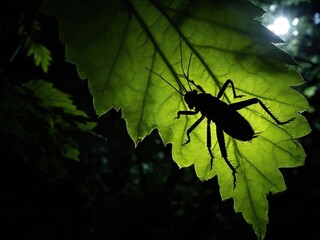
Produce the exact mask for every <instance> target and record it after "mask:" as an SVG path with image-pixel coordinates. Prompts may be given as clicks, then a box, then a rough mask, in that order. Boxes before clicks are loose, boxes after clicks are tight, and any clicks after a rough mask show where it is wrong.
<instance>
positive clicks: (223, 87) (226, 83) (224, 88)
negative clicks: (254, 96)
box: [217, 79, 244, 99]
mask: <svg viewBox="0 0 320 240" xmlns="http://www.w3.org/2000/svg"><path fill="white" fill-rule="evenodd" d="M228 84H231V87H232V92H233V97H234V98H241V97H243V96H244V95H237V94H236V90H235V88H234V85H233V82H232V81H231V80H230V79H228V80H227V81H226V82H225V83H224V84H223V86H222V87H221V89H220V91H219V92H218V95H217V98H218V99H219V98H221V97H222V95H223V94H224V92H225V91H226V88H227V86H228Z"/></svg>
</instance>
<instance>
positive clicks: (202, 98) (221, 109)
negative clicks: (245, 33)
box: [147, 46, 294, 188]
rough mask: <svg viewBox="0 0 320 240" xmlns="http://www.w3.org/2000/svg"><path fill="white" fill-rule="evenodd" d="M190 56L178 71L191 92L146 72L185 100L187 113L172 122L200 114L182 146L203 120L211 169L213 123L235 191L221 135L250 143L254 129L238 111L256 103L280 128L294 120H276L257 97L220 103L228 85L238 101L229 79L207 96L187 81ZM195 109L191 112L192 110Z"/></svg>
mask: <svg viewBox="0 0 320 240" xmlns="http://www.w3.org/2000/svg"><path fill="white" fill-rule="evenodd" d="M180 54H181V55H182V53H181V46H180ZM191 56H192V55H190V59H189V63H188V70H187V74H186V73H185V72H184V70H183V67H182V57H181V68H182V71H183V74H184V76H185V78H186V80H187V82H188V85H189V88H190V90H189V91H188V90H187V89H186V88H185V87H184V85H183V84H182V83H181V81H180V80H179V79H178V78H176V80H177V83H178V85H179V87H180V89H181V90H182V91H183V93H182V92H180V91H179V90H178V89H177V88H175V87H174V86H173V85H172V84H171V83H169V82H168V81H167V80H166V79H164V78H163V77H162V76H161V75H159V74H158V73H156V72H154V71H152V70H150V69H148V68H147V69H148V70H149V71H150V72H153V73H155V74H156V75H158V76H159V77H160V78H162V79H163V80H164V81H165V82H167V83H168V84H169V85H170V86H171V87H173V88H174V89H175V90H176V91H177V92H178V93H179V94H181V95H183V96H184V101H185V102H186V103H187V105H188V107H189V109H190V110H188V111H186V110H183V111H178V113H177V116H176V117H175V119H178V118H180V116H181V115H196V114H198V113H200V114H201V116H200V118H199V119H198V120H197V121H196V122H195V123H193V124H192V125H191V126H190V127H189V128H188V130H187V140H186V141H185V143H184V144H183V145H186V144H188V143H189V142H190V141H191V139H190V133H191V132H192V131H193V130H194V129H195V128H196V127H197V126H198V125H199V124H200V123H201V122H202V121H203V120H204V119H205V118H206V119H207V148H208V152H209V154H210V158H211V159H210V169H211V168H212V163H213V158H214V156H213V153H212V150H211V128H210V124H211V122H213V123H215V124H216V136H217V140H218V144H219V148H220V152H221V155H222V157H223V158H224V160H225V162H226V163H227V165H228V166H229V167H230V169H231V170H232V175H233V186H234V188H235V186H236V173H237V171H236V168H235V167H234V166H233V165H232V164H231V163H230V161H229V159H228V155H227V150H226V145H225V139H224V133H226V134H228V135H229V136H230V137H232V138H234V139H237V140H240V141H251V140H252V139H253V138H255V137H256V135H255V132H254V130H253V129H252V127H251V125H250V123H249V122H248V121H247V120H246V119H245V118H244V117H243V116H242V115H241V114H240V113H239V112H238V110H240V109H242V108H245V107H248V106H250V105H253V104H257V103H258V104H259V105H260V106H261V107H262V109H263V110H264V111H265V112H266V113H267V114H268V115H269V116H270V117H271V118H272V119H273V120H274V121H275V122H276V123H277V124H279V125H283V124H287V123H289V122H291V121H292V120H293V119H294V118H291V119H289V120H287V121H283V122H282V121H279V120H278V119H277V118H276V117H275V116H274V115H273V114H272V113H271V112H270V111H269V109H268V108H267V107H266V106H265V105H264V103H263V102H262V101H261V100H259V99H258V98H251V99H248V100H244V101H240V102H236V103H231V104H227V103H226V102H223V101H221V100H220V98H221V97H222V96H223V94H224V92H225V90H226V88H227V86H228V85H229V84H230V85H231V87H232V92H233V97H234V98H241V97H243V95H236V91H235V87H234V84H233V82H232V80H230V79H228V80H227V81H226V82H225V83H224V85H223V86H222V87H221V89H220V90H219V92H218V95H217V96H216V97H215V96H212V95H211V94H209V93H206V92H205V91H204V89H203V88H202V87H201V86H200V85H197V84H195V82H194V81H193V80H190V79H189V77H188V75H189V66H190V62H191ZM190 83H191V84H192V85H194V86H195V87H196V88H197V89H198V90H199V91H200V93H199V92H198V91H197V90H195V89H193V90H192V89H191V86H190ZM191 110H194V111H191Z"/></svg>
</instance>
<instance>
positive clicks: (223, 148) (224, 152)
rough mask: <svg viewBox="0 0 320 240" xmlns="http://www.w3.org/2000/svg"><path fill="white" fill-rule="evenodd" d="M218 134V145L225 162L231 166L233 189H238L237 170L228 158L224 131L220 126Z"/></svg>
mask: <svg viewBox="0 0 320 240" xmlns="http://www.w3.org/2000/svg"><path fill="white" fill-rule="evenodd" d="M216 133H217V139H218V143H219V148H220V152H221V155H222V157H223V159H224V161H225V162H226V163H227V165H228V166H229V168H230V169H231V170H232V176H233V188H236V173H237V171H236V169H235V168H234V167H233V166H232V164H231V163H230V161H229V159H228V156H227V149H226V144H225V141H224V136H223V131H222V129H221V128H219V127H218V126H217V127H216Z"/></svg>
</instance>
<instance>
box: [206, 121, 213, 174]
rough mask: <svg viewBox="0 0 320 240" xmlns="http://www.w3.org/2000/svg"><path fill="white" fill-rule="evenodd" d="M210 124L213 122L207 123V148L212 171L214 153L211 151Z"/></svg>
mask: <svg viewBox="0 0 320 240" xmlns="http://www.w3.org/2000/svg"><path fill="white" fill-rule="evenodd" d="M210 122H211V120H210V119H208V121H207V148H208V151H209V154H210V170H211V169H212V164H213V153H212V151H211V129H210Z"/></svg>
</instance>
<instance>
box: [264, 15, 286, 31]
mask: <svg viewBox="0 0 320 240" xmlns="http://www.w3.org/2000/svg"><path fill="white" fill-rule="evenodd" d="M268 29H269V30H271V31H272V32H274V33H275V34H277V35H286V34H287V33H288V32H289V29H290V23H289V21H288V19H287V18H285V17H278V18H276V19H275V20H274V22H273V23H272V24H270V25H269V26H268Z"/></svg>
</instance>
